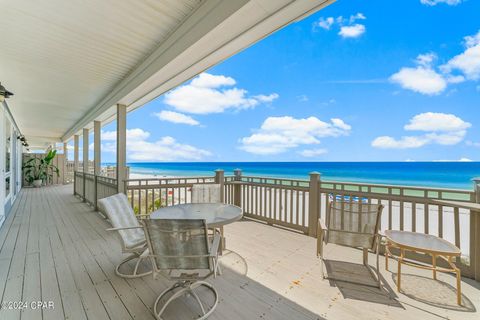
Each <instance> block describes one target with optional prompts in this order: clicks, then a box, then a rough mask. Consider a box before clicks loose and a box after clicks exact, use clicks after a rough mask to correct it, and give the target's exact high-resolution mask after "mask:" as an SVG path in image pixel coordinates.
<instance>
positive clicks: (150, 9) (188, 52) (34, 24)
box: [0, 0, 333, 142]
mask: <svg viewBox="0 0 480 320" xmlns="http://www.w3.org/2000/svg"><path fill="white" fill-rule="evenodd" d="M331 2H333V1H331V0H235V1H230V0H203V1H201V0H137V1H133V0H68V1H66V0H37V1H31V0H2V3H1V11H0V30H1V31H2V37H1V38H2V40H1V47H0V81H1V82H2V84H3V85H4V86H5V87H6V88H7V89H8V90H10V91H12V92H14V94H15V95H14V96H13V97H12V98H10V99H9V100H8V104H9V106H10V109H11V112H12V114H13V116H14V117H15V119H16V122H17V123H18V125H19V127H20V130H21V131H22V133H23V134H25V135H26V136H27V137H32V139H34V138H33V137H36V138H35V139H37V140H44V141H52V142H53V141H60V140H66V139H68V138H70V137H71V136H72V134H76V133H78V132H79V131H80V130H81V128H82V127H89V126H90V123H91V121H93V120H95V119H97V120H103V121H108V120H109V119H111V117H112V114H113V113H112V112H113V110H114V108H113V106H114V105H115V104H116V103H124V104H126V105H128V106H129V109H130V110H131V109H134V108H136V107H138V106H141V105H142V104H144V103H145V102H148V101H149V100H151V99H153V98H155V97H157V96H158V95H160V94H162V93H164V92H165V91H167V90H169V89H171V88H173V87H174V86H176V85H179V84H180V83H182V82H183V81H185V80H187V79H189V78H191V77H193V76H195V75H196V74H198V73H199V72H201V71H203V70H205V69H206V68H208V67H211V66H213V65H215V64H216V63H218V62H220V61H222V60H224V59H226V58H227V57H229V56H231V55H232V54H235V53H236V52H238V51H239V50H242V49H244V48H245V47H248V46H249V45H251V44H252V43H254V42H256V41H258V40H259V39H261V38H263V37H265V36H267V35H268V34H270V33H271V32H274V31H275V30H277V29H278V28H281V27H283V26H285V25H286V24H288V23H290V22H292V21H294V20H295V19H298V18H299V17H301V16H303V15H308V14H310V13H313V12H314V11H316V10H319V9H321V8H322V7H324V6H325V5H326V4H329V3H331Z"/></svg>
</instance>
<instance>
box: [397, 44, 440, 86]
mask: <svg viewBox="0 0 480 320" xmlns="http://www.w3.org/2000/svg"><path fill="white" fill-rule="evenodd" d="M434 59H435V55H434V54H432V53H428V54H420V55H418V57H417V59H416V63H417V64H418V66H417V67H416V68H407V67H403V68H401V69H400V70H399V71H398V72H397V73H395V74H393V75H392V76H391V77H390V81H392V82H395V83H398V84H399V85H400V86H401V87H402V88H404V89H409V90H412V91H415V92H419V93H422V94H427V95H434V94H439V93H441V92H442V91H443V90H445V88H446V87H447V81H446V80H445V78H444V77H443V76H442V75H441V74H439V73H437V72H436V71H435V70H433V69H432V67H431V64H432V62H433V60H434Z"/></svg>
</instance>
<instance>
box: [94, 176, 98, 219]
mask: <svg viewBox="0 0 480 320" xmlns="http://www.w3.org/2000/svg"><path fill="white" fill-rule="evenodd" d="M97 177H98V176H97V175H96V174H94V175H93V208H94V209H95V211H98V207H97V203H98V194H97V190H98V189H97Z"/></svg>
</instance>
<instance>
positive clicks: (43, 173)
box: [22, 150, 60, 188]
mask: <svg viewBox="0 0 480 320" xmlns="http://www.w3.org/2000/svg"><path fill="white" fill-rule="evenodd" d="M56 154H57V150H50V151H49V152H48V153H47V154H46V155H45V157H43V158H31V159H29V160H27V161H26V162H25V164H24V165H23V168H22V169H23V173H24V175H25V180H27V182H28V183H30V184H32V185H33V186H35V187H37V188H38V187H41V186H42V183H43V182H45V183H48V182H51V181H52V180H53V174H54V173H55V174H56V175H57V176H58V175H59V172H60V171H59V170H58V168H57V167H56V166H55V165H53V164H52V161H53V158H55V155H56Z"/></svg>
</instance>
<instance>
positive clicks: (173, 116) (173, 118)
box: [154, 110, 200, 126]
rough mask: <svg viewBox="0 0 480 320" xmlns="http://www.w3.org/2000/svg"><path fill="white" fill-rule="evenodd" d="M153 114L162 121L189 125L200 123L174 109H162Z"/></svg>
mask: <svg viewBox="0 0 480 320" xmlns="http://www.w3.org/2000/svg"><path fill="white" fill-rule="evenodd" d="M154 115H155V116H156V117H157V118H158V119H160V120H162V121H168V122H172V123H180V124H188V125H191V126H198V125H199V124H200V122H198V121H197V120H195V119H193V118H192V117H190V116H187V115H186V114H183V113H179V112H174V111H167V110H163V111H160V112H158V113H154Z"/></svg>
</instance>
